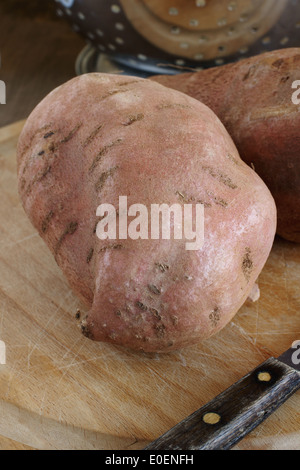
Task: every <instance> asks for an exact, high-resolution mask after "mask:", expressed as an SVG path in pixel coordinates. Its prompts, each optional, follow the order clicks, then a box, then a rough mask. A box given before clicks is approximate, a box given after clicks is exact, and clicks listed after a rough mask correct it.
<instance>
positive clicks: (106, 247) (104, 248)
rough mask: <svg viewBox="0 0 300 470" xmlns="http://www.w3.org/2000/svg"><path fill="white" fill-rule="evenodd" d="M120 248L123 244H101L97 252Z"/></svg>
mask: <svg viewBox="0 0 300 470" xmlns="http://www.w3.org/2000/svg"><path fill="white" fill-rule="evenodd" d="M122 248H124V246H123V245H121V244H116V243H115V244H113V245H107V246H103V247H102V248H100V250H99V253H103V252H105V251H107V250H122Z"/></svg>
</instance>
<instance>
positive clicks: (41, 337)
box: [27, 291, 72, 367]
mask: <svg viewBox="0 0 300 470" xmlns="http://www.w3.org/2000/svg"><path fill="white" fill-rule="evenodd" d="M71 295H72V292H71V291H69V292H68V293H67V294H66V295H65V296H64V297H63V299H62V300H61V302H60V303H59V305H58V306H57V308H56V309H55V311H54V312H53V314H52V315H51V316H50V318H49V320H48V321H47V323H46V325H45V326H44V327H43V331H42V333H41V335H40V336H39V338H38V339H37V341H36V342H35V343H34V344H33V347H32V349H31V350H30V351H29V353H28V357H27V364H28V367H30V358H31V356H32V354H33V353H34V351H35V350H36V349H39V345H40V343H41V341H42V339H43V338H44V337H45V336H47V334H48V332H47V328H48V326H49V325H50V324H51V323H52V321H53V320H54V319H55V318H56V316H57V313H58V312H59V310H60V309H61V308H62V305H63V303H64V302H65V301H66V300H67V299H68V298H69V297H70V296H71ZM61 321H62V315H60V316H59V319H58V320H56V326H57V325H58V324H59V323H60V322H61Z"/></svg>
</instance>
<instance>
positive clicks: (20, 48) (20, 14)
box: [0, 0, 86, 127]
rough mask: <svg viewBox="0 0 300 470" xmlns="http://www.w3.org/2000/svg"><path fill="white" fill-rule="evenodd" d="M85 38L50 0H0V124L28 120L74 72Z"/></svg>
mask: <svg viewBox="0 0 300 470" xmlns="http://www.w3.org/2000/svg"><path fill="white" fill-rule="evenodd" d="M85 44H86V43H85V41H84V39H83V38H81V37H80V36H78V34H77V33H75V32H74V31H73V30H72V28H71V26H70V25H69V24H68V23H66V22H65V21H64V20H63V19H61V18H58V17H57V16H56V14H55V2H53V1H51V0H1V1H0V52H1V69H0V79H1V80H3V81H4V82H5V83H6V103H7V104H5V105H0V127H1V126H5V125H7V124H11V123H12V122H15V121H18V120H20V119H25V118H26V117H27V116H28V115H29V113H30V112H31V111H32V110H33V108H34V107H35V106H36V105H37V104H38V103H39V101H41V99H42V98H43V97H44V96H46V95H47V94H48V93H49V92H50V91H51V90H52V89H53V88H55V87H56V86H58V85H60V84H61V83H63V82H65V81H67V80H69V79H70V78H72V77H74V76H75V61H76V58H77V55H78V54H79V52H80V51H81V50H82V48H83V47H84V46H85Z"/></svg>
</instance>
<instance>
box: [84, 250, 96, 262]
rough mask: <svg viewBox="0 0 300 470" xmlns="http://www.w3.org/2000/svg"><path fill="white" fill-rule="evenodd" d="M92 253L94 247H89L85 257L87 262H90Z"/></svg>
mask: <svg viewBox="0 0 300 470" xmlns="http://www.w3.org/2000/svg"><path fill="white" fill-rule="evenodd" d="M93 255H94V248H91V249H90V251H89V252H88V255H87V258H86V262H87V263H88V264H89V263H90V262H91V259H92V257H93Z"/></svg>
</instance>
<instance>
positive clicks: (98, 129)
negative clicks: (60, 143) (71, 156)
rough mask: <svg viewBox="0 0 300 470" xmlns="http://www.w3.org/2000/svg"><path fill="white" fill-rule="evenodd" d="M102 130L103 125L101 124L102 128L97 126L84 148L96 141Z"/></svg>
mask: <svg viewBox="0 0 300 470" xmlns="http://www.w3.org/2000/svg"><path fill="white" fill-rule="evenodd" d="M102 128H103V124H100V126H97V127H96V129H94V130H93V132H92V133H91V134H90V135H89V136H88V137H87V139H86V140H85V141H84V142H83V148H85V147H87V146H88V145H90V143H91V142H92V141H93V140H94V139H95V137H96V136H97V135H98V134H99V132H100V131H101V129H102Z"/></svg>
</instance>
